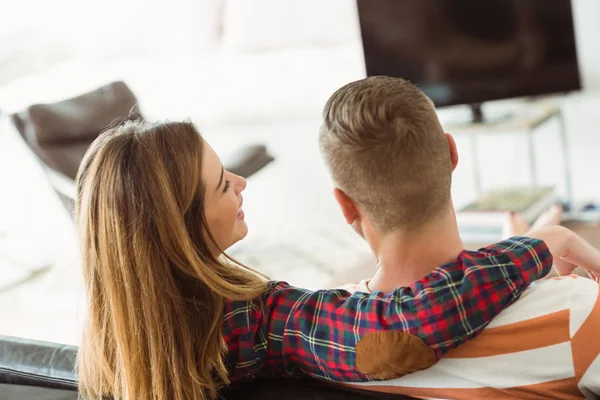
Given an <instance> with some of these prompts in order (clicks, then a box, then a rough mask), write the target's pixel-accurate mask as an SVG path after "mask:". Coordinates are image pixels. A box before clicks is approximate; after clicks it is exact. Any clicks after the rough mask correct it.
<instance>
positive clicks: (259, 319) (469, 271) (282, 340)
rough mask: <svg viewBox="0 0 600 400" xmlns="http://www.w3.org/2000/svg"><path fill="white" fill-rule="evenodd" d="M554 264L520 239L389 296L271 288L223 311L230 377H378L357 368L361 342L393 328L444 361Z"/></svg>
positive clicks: (532, 242)
mask: <svg viewBox="0 0 600 400" xmlns="http://www.w3.org/2000/svg"><path fill="white" fill-rule="evenodd" d="M551 265H552V255H551V254H550V252H549V250H548V247H547V246H546V244H545V243H544V242H542V241H540V240H537V239H529V238H524V237H515V238H511V239H509V240H506V241H503V242H501V243H497V244H495V245H492V246H489V247H486V248H483V249H480V250H479V251H477V252H470V251H466V250H465V251H463V252H461V253H460V254H459V256H458V257H457V259H456V260H455V261H452V262H449V263H447V264H445V265H443V266H441V267H439V268H437V269H435V270H434V271H432V272H431V273H430V274H429V275H427V276H425V277H424V278H422V279H421V280H419V281H417V282H414V283H413V284H411V285H410V286H407V287H399V288H397V289H396V290H394V291H393V292H391V293H388V294H384V293H382V292H375V293H373V294H367V293H354V294H350V293H349V292H347V291H345V290H318V291H310V290H305V289H299V288H295V287H292V286H289V285H288V284H287V283H285V282H270V284H269V289H268V290H267V292H266V293H265V295H264V296H263V298H262V299H256V300H255V301H253V302H244V301H230V302H227V304H226V305H225V313H224V325H223V326H224V329H223V334H224V338H225V342H226V344H227V361H228V364H229V368H230V378H231V380H232V381H234V382H235V381H238V380H242V379H249V378H253V377H257V376H283V375H292V374H296V373H304V374H308V375H311V376H313V377H317V378H321V379H326V380H331V381H338V382H360V381H367V380H372V379H373V378H371V377H369V376H367V375H365V374H362V373H361V372H359V371H358V370H357V369H356V366H355V357H356V345H357V343H358V342H359V340H360V339H361V338H362V337H363V336H365V335H367V334H369V333H373V332H382V331H391V330H397V331H403V332H408V333H410V334H412V335H416V336H418V337H419V338H421V339H422V340H423V341H424V342H425V343H426V344H427V345H429V346H430V347H431V348H432V349H433V350H434V353H435V355H436V358H437V359H439V358H440V357H441V356H442V355H444V354H445V353H446V352H447V351H448V350H450V349H452V348H455V347H457V346H458V345H460V344H462V343H464V342H465V341H467V340H469V339H472V338H474V337H475V336H476V335H477V334H478V333H480V332H481V330H482V329H483V328H484V327H485V326H486V325H487V324H488V323H489V322H490V321H491V320H492V319H493V318H494V317H495V316H496V315H498V313H499V312H500V311H502V310H503V309H504V308H506V307H507V306H509V305H510V304H512V303H513V302H514V301H515V300H516V299H517V298H518V297H519V296H520V294H521V293H522V292H523V290H525V289H526V288H527V287H528V286H529V284H530V283H531V282H532V281H534V280H536V279H539V278H541V277H543V276H545V275H546V274H547V273H548V272H549V270H550V267H551Z"/></svg>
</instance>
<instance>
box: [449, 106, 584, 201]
mask: <svg viewBox="0 0 600 400" xmlns="http://www.w3.org/2000/svg"><path fill="white" fill-rule="evenodd" d="M469 106H470V109H471V114H472V119H471V121H470V122H466V121H465V120H463V121H461V122H457V121H454V122H450V121H449V122H447V123H443V124H442V125H443V127H444V129H445V131H446V132H450V133H452V134H463V133H464V134H468V135H469V138H470V141H471V154H472V158H473V161H474V164H475V168H474V171H473V174H474V179H475V188H476V190H477V192H478V194H481V193H482V192H483V184H482V178H481V171H480V168H479V165H480V163H479V159H480V157H479V152H478V150H477V139H476V137H477V136H479V135H481V134H485V133H496V132H497V133H506V132H510V131H513V132H515V131H519V132H524V133H526V134H527V151H528V154H529V157H528V158H529V170H530V173H531V185H532V186H538V184H539V181H538V174H537V167H536V157H535V156H536V152H535V146H534V145H533V136H534V134H535V132H536V131H537V128H539V127H540V126H542V125H544V124H545V123H546V122H548V121H550V120H552V119H554V118H556V119H557V120H558V122H559V135H560V141H561V146H560V147H561V150H562V153H563V154H562V156H563V163H564V175H565V177H564V179H565V188H566V195H567V196H566V199H565V200H566V204H567V205H568V206H570V207H573V188H572V183H571V160H570V158H569V150H568V142H567V137H566V129H565V123H564V117H563V115H562V112H561V109H560V107H558V106H556V105H555V104H551V103H550V104H548V103H545V104H544V103H542V104H532V103H527V104H526V105H524V106H523V107H520V108H519V109H518V110H517V111H514V112H510V110H506V111H507V112H505V113H502V114H496V115H495V118H491V119H490V118H488V115H484V113H483V110H482V108H481V103H478V104H470V105H469Z"/></svg>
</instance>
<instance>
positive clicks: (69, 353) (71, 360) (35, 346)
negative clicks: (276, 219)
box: [0, 336, 412, 400]
mask: <svg viewBox="0 0 600 400" xmlns="http://www.w3.org/2000/svg"><path fill="white" fill-rule="evenodd" d="M76 355H77V347H76V346H67V345H61V344H56V343H50V342H42V341H37V340H30V339H23V338H16V337H11V336H0V398H5V397H2V393H3V392H4V393H8V391H9V389H10V391H11V392H13V397H7V398H9V399H11V400H12V399H13V398H15V399H17V398H19V399H24V398H33V397H22V395H24V393H28V396H29V395H32V394H31V393H33V392H36V391H35V390H33V389H30V388H29V387H31V386H36V387H38V388H46V389H48V391H47V392H44V391H41V392H40V391H39V390H38V391H37V392H36V393H38V392H39V394H40V396H41V397H39V398H40V399H41V398H44V399H54V398H56V399H65V400H66V399H71V398H75V397H72V396H71V395H69V393H68V392H64V391H60V390H54V389H63V390H68V391H76V390H77V377H76V376H75V373H74V372H73V368H74V365H75V358H76ZM2 384H9V385H10V388H7V387H6V386H4V385H2ZM3 388H4V389H3ZM51 389H52V390H51ZM220 395H221V398H222V399H223V400H242V399H261V400H392V399H402V400H406V399H412V398H411V397H407V396H401V395H392V394H385V393H377V392H368V391H361V390H354V389H346V388H343V387H340V386H334V385H329V384H326V383H323V382H320V381H316V380H313V379H309V378H303V379H296V380H292V379H265V380H255V381H251V382H247V383H243V384H240V385H236V386H233V387H228V388H225V389H223V390H222V391H221V393H220Z"/></svg>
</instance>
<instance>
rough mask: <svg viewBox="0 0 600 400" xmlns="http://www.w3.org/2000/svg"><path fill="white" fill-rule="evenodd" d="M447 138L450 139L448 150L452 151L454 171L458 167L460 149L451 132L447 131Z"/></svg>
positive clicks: (451, 159)
mask: <svg viewBox="0 0 600 400" xmlns="http://www.w3.org/2000/svg"><path fill="white" fill-rule="evenodd" d="M446 139H447V140H448V150H449V151H450V161H452V171H454V170H455V169H456V166H457V165H458V149H457V148H456V142H455V141H454V138H453V137H452V135H451V134H449V133H446Z"/></svg>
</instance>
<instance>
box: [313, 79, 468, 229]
mask: <svg viewBox="0 0 600 400" xmlns="http://www.w3.org/2000/svg"><path fill="white" fill-rule="evenodd" d="M323 118H324V122H323V126H322V127H321V134H320V139H319V142H320V147H321V152H322V153H323V156H324V158H325V162H326V164H327V166H328V167H329V169H330V171H331V174H332V177H333V180H334V182H335V185H336V187H337V190H336V193H335V195H336V199H337V200H338V202H339V203H340V206H341V207H342V211H343V212H344V215H345V216H346V220H347V221H348V222H349V223H352V224H353V226H354V227H355V229H357V230H358V231H359V233H361V234H363V232H362V230H361V229H360V228H359V227H358V226H357V225H359V224H362V222H364V221H361V220H362V219H367V220H368V222H369V224H370V226H371V227H372V228H373V229H374V230H376V231H377V232H378V233H379V234H387V233H390V232H394V231H413V230H418V229H419V228H421V227H423V226H424V225H426V224H428V223H429V222H431V221H432V220H434V218H436V217H437V216H439V215H440V214H442V213H443V212H444V211H447V210H448V208H449V207H450V206H451V201H450V182H451V174H452V170H453V168H454V167H455V166H456V163H457V156H456V147H455V144H454V141H453V140H452V138H451V137H450V136H449V135H445V134H444V131H443V130H442V127H441V125H440V123H439V120H438V118H437V115H436V112H435V107H434V105H433V103H432V102H431V100H429V98H428V97H427V96H425V95H424V94H423V93H422V92H421V91H420V90H419V89H417V88H416V87H415V86H414V85H412V84H411V83H410V82H407V81H405V80H403V79H399V78H390V77H370V78H366V79H362V80H360V81H356V82H352V83H350V84H347V85H345V86H344V87H342V88H341V89H339V90H337V91H336V92H335V93H334V94H333V95H332V96H331V97H330V99H329V100H328V101H327V104H326V105H325V109H324V111H323ZM357 222H358V223H357Z"/></svg>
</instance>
